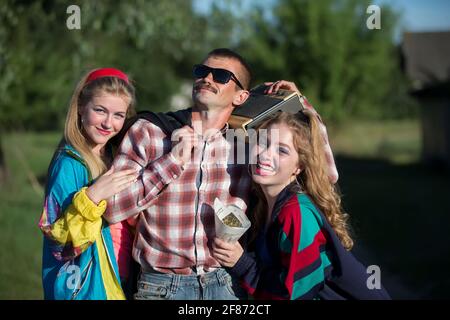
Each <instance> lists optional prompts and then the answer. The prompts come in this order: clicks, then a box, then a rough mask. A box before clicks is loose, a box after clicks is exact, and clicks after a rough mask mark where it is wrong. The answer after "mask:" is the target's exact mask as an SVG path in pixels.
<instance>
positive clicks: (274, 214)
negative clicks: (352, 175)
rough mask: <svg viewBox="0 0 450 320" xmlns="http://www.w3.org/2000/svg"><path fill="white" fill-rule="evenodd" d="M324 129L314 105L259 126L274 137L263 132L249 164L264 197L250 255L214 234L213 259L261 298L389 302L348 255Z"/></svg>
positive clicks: (260, 197) (255, 218) (254, 215)
mask: <svg viewBox="0 0 450 320" xmlns="http://www.w3.org/2000/svg"><path fill="white" fill-rule="evenodd" d="M272 86H273V85H272ZM294 88H295V87H294ZM295 89H296V88H295ZM321 127H322V124H321V122H320V120H319V118H318V116H317V113H316V112H315V111H314V110H313V109H306V110H304V111H303V112H299V113H298V114H297V115H295V116H294V115H292V114H288V113H279V114H277V115H275V116H274V117H272V118H270V119H268V120H266V121H265V122H264V123H263V124H262V125H261V126H260V128H259V129H260V130H261V129H266V130H267V131H266V132H267V136H266V137H265V138H262V137H261V134H262V133H264V132H265V131H264V130H262V131H259V144H258V146H257V147H255V148H254V151H253V154H254V156H255V157H256V158H255V160H256V161H255V162H256V164H253V165H251V167H250V170H251V175H252V179H253V182H254V186H255V192H256V195H257V198H258V204H257V206H256V208H255V211H254V212H251V213H250V216H251V218H252V220H253V221H252V224H253V226H252V228H253V230H252V232H251V233H250V236H249V237H250V245H249V247H248V250H247V251H245V252H244V250H243V248H242V247H241V245H240V244H239V242H236V243H227V242H224V241H222V240H220V239H218V238H215V239H214V243H213V251H214V257H215V258H216V259H217V260H218V261H219V262H220V263H221V265H223V266H225V267H228V268H230V272H231V273H232V274H234V275H236V276H238V277H239V278H240V279H241V280H242V285H243V287H244V288H245V289H246V290H247V291H248V293H250V294H251V295H253V296H254V298H257V299H351V298H353V299H378V298H381V299H388V298H389V296H388V295H387V293H386V292H385V291H384V289H383V288H380V289H379V290H369V289H368V288H367V285H366V283H367V277H368V275H367V273H366V269H365V268H364V267H363V266H362V265H361V264H360V263H359V262H358V261H356V259H355V258H354V257H353V256H352V255H351V253H350V252H349V250H350V249H351V248H352V246H353V240H352V238H351V236H350V233H349V227H348V223H347V218H348V216H347V214H346V213H344V212H343V210H342V208H341V200H340V196H339V195H338V193H337V192H336V188H335V186H334V184H333V180H334V179H333V178H332V177H331V176H330V171H329V161H328V160H327V152H326V148H324V144H325V143H327V142H326V141H325V140H324V138H323V134H322V132H321V130H322V129H321ZM274 132H276V134H273V133H274ZM274 137H276V138H277V139H275V138H274ZM265 142H267V143H265Z"/></svg>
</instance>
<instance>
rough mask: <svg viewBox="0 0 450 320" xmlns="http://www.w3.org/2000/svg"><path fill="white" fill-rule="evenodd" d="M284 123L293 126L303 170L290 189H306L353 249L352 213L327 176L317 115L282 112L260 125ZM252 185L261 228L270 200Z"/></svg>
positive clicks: (257, 218) (343, 241) (257, 187)
mask: <svg viewBox="0 0 450 320" xmlns="http://www.w3.org/2000/svg"><path fill="white" fill-rule="evenodd" d="M281 123H282V124H285V125H287V126H288V127H289V128H290V129H291V132H292V136H293V143H294V147H295V149H296V151H297V153H298V157H299V167H300V168H301V169H302V171H301V172H300V173H299V174H298V175H297V177H296V178H297V181H298V184H297V183H293V184H291V185H290V188H291V189H292V190H293V191H296V192H299V191H303V192H305V193H307V194H308V195H309V196H310V197H311V199H312V200H313V202H314V204H315V205H317V206H318V207H319V209H320V210H321V211H322V212H323V213H324V215H325V217H326V219H327V220H328V222H329V223H330V225H331V226H332V228H333V230H334V231H335V232H336V234H337V236H338V237H339V239H340V241H341V243H342V245H343V246H344V247H345V248H346V249H347V250H350V249H351V248H352V247H353V240H352V238H351V236H350V231H349V229H350V228H349V225H348V223H347V220H348V218H349V216H348V214H347V213H345V212H344V211H343V209H342V207H341V197H340V195H339V193H338V191H337V189H336V186H335V185H334V184H333V183H331V182H330V180H329V177H328V164H327V162H326V156H325V151H324V140H323V137H322V135H321V132H320V123H319V119H318V118H317V115H316V114H315V113H314V112H311V111H310V110H304V111H303V112H301V113H299V114H297V115H295V116H294V115H292V114H289V113H285V112H281V113H279V114H276V115H275V116H274V117H272V118H269V119H268V120H266V121H265V122H264V123H262V124H261V125H260V127H259V128H260V129H266V128H268V127H270V126H271V125H273V124H281ZM253 187H254V191H255V193H256V195H257V196H258V198H259V201H258V203H257V205H256V208H255V216H254V221H253V222H254V224H255V227H256V230H258V229H259V228H260V227H261V226H263V225H264V223H265V217H266V211H267V202H266V200H265V197H264V194H263V192H262V189H261V187H260V186H259V185H256V184H253ZM254 234H255V232H254Z"/></svg>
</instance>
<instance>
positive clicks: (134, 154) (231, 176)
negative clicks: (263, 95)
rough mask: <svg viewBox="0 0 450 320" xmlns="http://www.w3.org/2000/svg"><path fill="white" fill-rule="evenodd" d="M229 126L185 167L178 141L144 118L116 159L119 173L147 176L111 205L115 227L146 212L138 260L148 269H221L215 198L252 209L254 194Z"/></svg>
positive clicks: (108, 213)
mask: <svg viewBox="0 0 450 320" xmlns="http://www.w3.org/2000/svg"><path fill="white" fill-rule="evenodd" d="M227 129H228V126H226V127H225V128H224V129H222V130H221V131H218V132H216V134H215V135H212V136H210V138H208V140H207V141H203V142H202V141H201V142H200V144H199V146H198V147H195V148H194V151H193V157H194V158H193V161H192V162H190V163H187V164H185V165H184V167H182V166H180V164H179V163H177V161H176V159H175V158H174V157H173V156H172V154H171V153H170V151H171V149H172V143H171V140H170V138H171V137H170V136H166V135H165V134H164V133H163V132H162V130H161V129H160V128H158V127H157V126H155V125H154V124H152V123H150V122H149V121H146V120H142V119H141V120H138V121H137V122H136V123H135V124H134V125H133V126H132V127H131V128H130V129H129V130H128V132H127V134H126V135H125V138H124V139H123V142H122V144H121V146H120V148H119V150H118V153H117V156H116V158H115V160H114V168H115V170H117V171H118V170H125V169H130V168H134V169H136V170H139V171H140V172H141V174H140V177H139V179H138V181H137V182H136V183H134V184H133V185H132V186H131V187H129V188H127V189H125V190H124V191H122V192H120V193H118V194H116V195H115V196H114V197H112V198H111V199H110V200H109V201H108V207H107V210H106V212H105V214H104V217H105V218H106V219H107V220H108V221H109V222H111V223H115V222H118V221H122V220H125V219H127V218H130V217H133V216H135V215H136V214H138V213H140V216H139V221H138V224H137V230H136V231H137V233H136V238H135V242H134V246H133V257H134V258H135V260H136V261H138V262H139V263H140V265H141V267H142V269H143V270H144V271H151V270H156V271H159V272H164V273H177V274H190V273H192V272H193V271H194V272H197V273H203V272H208V271H211V270H213V269H214V268H217V267H220V265H219V263H218V262H217V261H216V260H215V259H214V258H213V257H212V256H211V253H210V247H209V246H208V245H210V242H211V241H212V239H213V238H214V234H215V230H214V209H213V206H214V200H215V199H216V198H219V199H220V200H221V201H222V202H223V203H224V204H234V205H236V206H238V207H239V208H241V209H242V210H244V211H245V210H246V208H247V200H248V196H249V193H250V185H251V184H250V182H251V179H250V176H249V174H248V170H247V165H245V164H236V163H234V162H233V161H232V160H233V159H231V156H232V155H233V154H235V153H236V152H235V150H234V147H233V146H232V145H231V144H230V143H228V141H227V140H226V138H225V136H224V134H225V133H226V131H227Z"/></svg>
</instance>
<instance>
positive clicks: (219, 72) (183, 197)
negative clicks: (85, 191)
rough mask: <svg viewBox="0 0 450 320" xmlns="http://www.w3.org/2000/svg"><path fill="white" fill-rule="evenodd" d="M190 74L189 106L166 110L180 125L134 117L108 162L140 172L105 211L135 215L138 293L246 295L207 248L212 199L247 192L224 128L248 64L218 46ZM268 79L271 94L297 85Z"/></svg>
mask: <svg viewBox="0 0 450 320" xmlns="http://www.w3.org/2000/svg"><path fill="white" fill-rule="evenodd" d="M193 77H194V84H193V88H192V100H193V107H192V108H190V109H185V110H180V111H178V112H175V113H171V116H172V117H173V118H171V120H174V119H176V121H175V122H176V127H177V129H175V130H168V129H167V127H165V125H163V124H164V123H165V122H166V123H168V122H171V121H153V120H155V119H153V118H152V119H153V120H149V119H140V120H138V121H136V122H135V123H134V124H133V125H132V126H131V128H130V129H129V130H128V131H127V133H126V135H125V137H124V138H123V140H122V144H121V146H120V148H119V150H118V152H117V156H116V158H115V160H114V163H113V166H114V169H115V170H125V169H130V168H134V169H136V170H137V171H140V173H141V174H140V176H139V178H138V180H137V181H136V183H135V184H134V185H133V186H132V187H131V188H129V189H127V190H124V191H123V192H121V193H119V194H117V195H116V196H114V197H113V198H111V199H109V200H108V208H107V210H106V212H105V215H104V217H105V218H106V219H107V220H108V221H109V222H110V223H116V222H119V221H123V220H126V219H128V221H129V222H131V223H134V222H135V221H136V220H137V221H138V223H137V226H136V238H135V241H134V245H133V257H134V259H135V260H136V261H137V262H138V263H139V264H140V267H141V273H140V277H139V280H138V292H137V293H136V294H135V296H134V297H135V298H136V299H174V300H180V299H195V300H199V299H228V300H229V299H237V296H239V297H243V296H241V294H242V292H243V290H242V289H241V288H239V285H236V281H235V280H234V279H232V278H231V276H230V275H229V274H228V272H227V271H226V270H225V269H224V268H222V267H221V266H220V264H219V263H218V262H217V260H216V259H215V258H214V257H213V256H212V250H211V246H212V241H213V239H214V237H215V230H214V210H213V206H214V200H215V199H216V198H219V199H220V200H221V201H222V202H223V203H225V204H228V205H230V204H233V205H236V206H238V207H239V208H241V209H242V210H244V211H245V210H246V209H247V204H248V200H249V199H248V198H249V195H250V185H251V178H250V176H249V174H248V171H247V165H246V164H241V163H239V162H238V161H237V159H236V156H237V155H236V154H237V152H236V149H235V146H236V145H233V143H232V142H230V141H227V139H226V138H225V135H226V132H227V131H228V130H229V128H228V124H227V121H228V118H229V117H230V115H231V113H232V111H233V109H234V108H235V107H236V106H239V105H242V104H243V103H244V102H245V101H246V99H247V98H248V96H249V91H248V88H249V86H250V78H251V73H250V68H249V66H248V64H247V63H246V62H245V61H244V59H243V58H242V57H241V56H240V55H238V54H237V53H235V52H233V51H231V50H229V49H215V50H213V51H211V52H210V53H209V54H208V55H207V57H206V59H205V60H204V61H203V62H202V63H201V64H198V65H195V66H194V67H193ZM266 85H267V86H268V90H267V92H266V93H269V94H270V93H272V92H276V91H278V90H279V89H286V90H295V91H298V89H297V87H296V85H295V84H294V83H292V82H288V81H284V80H279V81H276V82H269V83H266ZM308 106H309V107H311V108H312V106H310V105H309V104H308ZM163 118H164V117H163ZM172 123H173V121H172ZM163 127H165V128H163ZM323 128H324V129H325V127H324V126H323ZM324 139H326V140H327V134H326V130H325V131H324ZM232 151H234V152H232ZM326 152H327V158H329V159H328V162H329V169H330V179H332V181H333V182H336V181H337V178H338V176H337V171H336V167H335V165H334V160H333V155H332V153H331V149H329V150H327V151H326ZM137 216H139V219H136V217H137Z"/></svg>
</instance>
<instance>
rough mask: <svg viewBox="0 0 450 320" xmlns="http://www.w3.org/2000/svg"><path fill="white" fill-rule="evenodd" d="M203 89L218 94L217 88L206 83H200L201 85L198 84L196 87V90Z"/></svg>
mask: <svg viewBox="0 0 450 320" xmlns="http://www.w3.org/2000/svg"><path fill="white" fill-rule="evenodd" d="M201 89H206V90H209V91H211V92H213V93H217V89H216V88H214V87H212V86H211V85H209V84H207V83H205V82H200V83H198V84H196V85H195V86H194V90H201Z"/></svg>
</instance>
